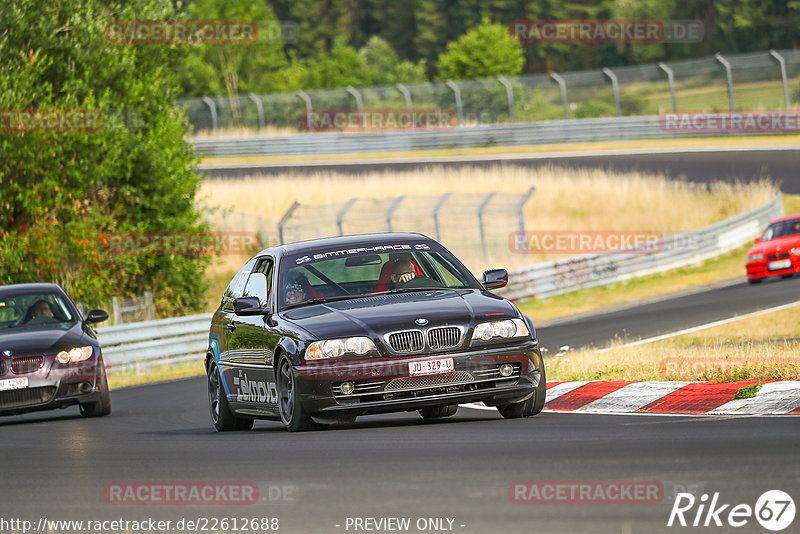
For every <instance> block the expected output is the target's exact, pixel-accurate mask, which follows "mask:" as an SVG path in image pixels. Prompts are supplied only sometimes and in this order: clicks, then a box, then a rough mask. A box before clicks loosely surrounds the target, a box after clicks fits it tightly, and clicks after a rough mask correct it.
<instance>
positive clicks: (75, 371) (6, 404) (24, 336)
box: [0, 284, 111, 417]
mask: <svg viewBox="0 0 800 534" xmlns="http://www.w3.org/2000/svg"><path fill="white" fill-rule="evenodd" d="M106 319H108V313H106V312H105V311H103V310H91V311H90V312H88V313H87V315H86V318H85V319H84V318H82V317H81V314H80V313H79V312H78V309H77V308H76V307H75V304H74V303H73V302H72V300H70V298H69V296H67V294H66V293H65V292H64V290H63V289H62V288H61V287H60V286H58V285H56V284H13V285H5V286H0V415H13V414H19V413H24V412H32V411H38V410H50V409H54V408H65V407H67V406H72V405H75V404H77V405H78V406H79V407H80V412H81V414H82V415H84V416H85V417H98V416H103V415H108V414H109V413H110V412H111V400H110V396H109V391H108V382H107V381H106V372H105V367H104V364H103V355H102V353H101V351H100V345H99V343H98V342H97V336H96V334H95V332H94V331H93V330H92V328H91V326H90V325H92V324H94V323H98V322H101V321H105V320H106Z"/></svg>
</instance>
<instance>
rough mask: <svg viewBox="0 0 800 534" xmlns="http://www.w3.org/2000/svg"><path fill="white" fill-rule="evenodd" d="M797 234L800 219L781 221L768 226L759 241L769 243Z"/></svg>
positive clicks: (799, 231) (799, 232)
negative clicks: (771, 240) (772, 240)
mask: <svg viewBox="0 0 800 534" xmlns="http://www.w3.org/2000/svg"><path fill="white" fill-rule="evenodd" d="M797 234H800V219H792V220H790V221H781V222H776V223H773V224H770V225H769V227H768V228H767V229H766V231H765V232H764V235H763V236H762V237H761V241H769V240H770V239H776V238H778V237H786V236H787V235H797Z"/></svg>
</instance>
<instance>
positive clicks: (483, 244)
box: [478, 191, 496, 258]
mask: <svg viewBox="0 0 800 534" xmlns="http://www.w3.org/2000/svg"><path fill="white" fill-rule="evenodd" d="M495 194H496V193H495V192H494V191H493V192H491V193H489V194H488V195H486V198H484V199H483V202H481V205H480V206H478V231H479V235H480V238H481V253H482V254H483V257H484V258H486V256H487V254H486V232H485V230H484V228H483V211H484V210H485V209H486V206H488V205H489V202H491V201H492V197H494V195H495Z"/></svg>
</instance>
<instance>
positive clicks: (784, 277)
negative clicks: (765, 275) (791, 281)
mask: <svg viewBox="0 0 800 534" xmlns="http://www.w3.org/2000/svg"><path fill="white" fill-rule="evenodd" d="M793 276H794V275H793V274H782V275H781V278H783V279H784V280H786V279H787V278H792V277H793Z"/></svg>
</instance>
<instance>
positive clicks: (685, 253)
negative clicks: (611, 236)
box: [97, 193, 783, 372]
mask: <svg viewBox="0 0 800 534" xmlns="http://www.w3.org/2000/svg"><path fill="white" fill-rule="evenodd" d="M782 214H783V201H782V197H781V194H780V193H778V194H777V196H775V198H773V199H772V200H770V201H769V202H768V203H766V204H765V205H763V206H760V207H758V208H755V209H753V210H750V211H748V212H745V213H742V214H739V215H736V216H734V217H731V218H730V219H727V220H724V221H721V222H718V223H715V224H712V225H710V226H707V227H705V228H702V229H700V230H694V231H691V232H686V233H683V234H678V235H674V236H670V237H667V238H665V239H663V240H662V242H661V243H659V245H660V247H662V248H661V251H660V252H653V253H649V254H630V253H626V254H616V253H613V254H587V255H581V256H574V257H571V258H567V259H564V260H557V261H552V262H546V263H538V264H536V265H532V266H530V267H526V268H523V269H516V270H513V271H510V272H509V285H508V286H507V287H506V288H504V289H502V290H500V291H496V292H497V293H499V294H502V295H503V296H504V297H506V298H510V299H527V298H531V297H538V298H546V297H549V296H553V295H560V294H563V293H567V292H570V291H575V290H578V289H584V288H588V287H595V286H600V285H607V284H613V283H616V282H620V281H623V280H627V279H630V278H635V277H640V276H646V275H649V274H654V273H659V272H664V271H667V270H669V269H674V268H677V267H682V266H685V265H689V264H692V263H697V262H700V261H703V260H706V259H709V258H712V257H715V256H718V255H719V254H722V253H725V252H728V251H730V250H733V249H735V248H738V247H739V246H741V245H743V244H744V243H747V242H748V241H750V240H751V239H753V237H754V236H756V235H757V234H758V233H759V231H761V229H763V228H764V227H765V226H766V225H767V223H769V222H770V221H771V220H772V219H775V218H776V217H779V216H780V215H782ZM656 248H658V247H656ZM211 317H212V314H210V313H204V314H199V315H189V316H186V317H175V318H171V319H162V320H158V321H144V322H139V323H129V324H124V325H120V326H111V327H107V328H99V329H98V330H97V334H98V337H99V340H100V344H101V346H102V347H103V355H104V356H105V359H106V364H107V365H108V366H109V367H110V368H111V370H112V371H121V370H125V369H130V368H136V369H139V370H141V371H142V372H147V370H148V369H149V368H151V367H154V366H157V365H164V364H173V363H180V362H184V361H189V360H193V359H199V358H201V357H202V355H203V353H204V352H205V350H206V348H207V346H208V331H209V327H210V323H211Z"/></svg>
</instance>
